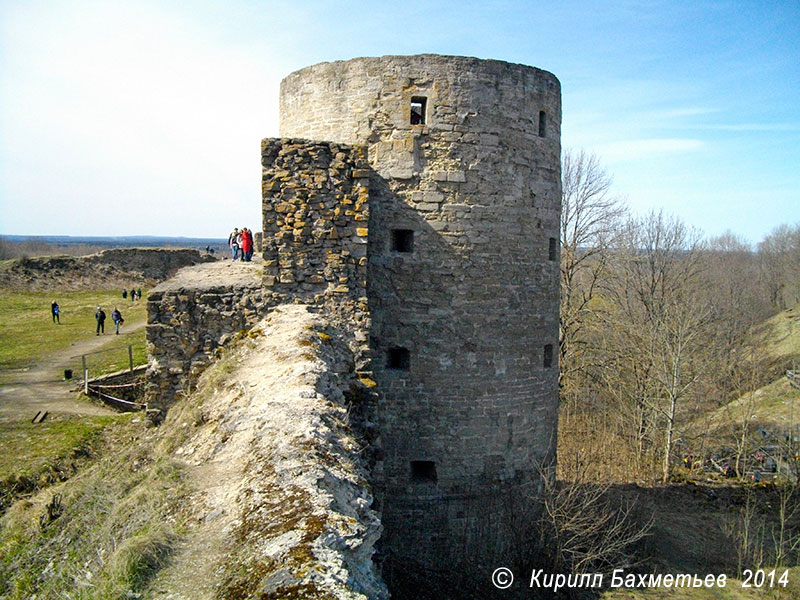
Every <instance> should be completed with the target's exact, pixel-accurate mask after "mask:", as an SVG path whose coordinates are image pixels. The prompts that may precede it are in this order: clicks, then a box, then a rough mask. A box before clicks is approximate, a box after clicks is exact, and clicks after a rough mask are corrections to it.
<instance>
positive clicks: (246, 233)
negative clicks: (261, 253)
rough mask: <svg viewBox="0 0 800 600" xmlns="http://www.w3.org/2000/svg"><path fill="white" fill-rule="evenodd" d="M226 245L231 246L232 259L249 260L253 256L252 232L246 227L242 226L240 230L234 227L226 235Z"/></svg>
mask: <svg viewBox="0 0 800 600" xmlns="http://www.w3.org/2000/svg"><path fill="white" fill-rule="evenodd" d="M228 246H230V248H231V255H232V256H233V260H242V261H244V262H250V260H251V259H252V258H253V232H252V231H250V230H249V229H248V228H247V227H242V230H241V231H239V229H238V228H236V227H234V228H233V231H232V232H231V234H230V235H229V236H228Z"/></svg>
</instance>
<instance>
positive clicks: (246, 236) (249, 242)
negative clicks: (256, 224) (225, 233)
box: [242, 227, 253, 262]
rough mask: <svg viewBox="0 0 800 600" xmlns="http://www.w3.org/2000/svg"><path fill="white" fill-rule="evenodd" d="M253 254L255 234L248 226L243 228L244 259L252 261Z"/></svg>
mask: <svg viewBox="0 0 800 600" xmlns="http://www.w3.org/2000/svg"><path fill="white" fill-rule="evenodd" d="M251 256H253V236H252V234H251V233H250V230H249V229H248V228H247V227H243V228H242V260H243V261H245V262H250V257H251Z"/></svg>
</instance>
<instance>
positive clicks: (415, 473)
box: [411, 460, 437, 483]
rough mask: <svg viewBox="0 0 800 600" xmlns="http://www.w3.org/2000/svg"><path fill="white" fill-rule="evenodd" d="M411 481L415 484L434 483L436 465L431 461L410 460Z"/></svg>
mask: <svg viewBox="0 0 800 600" xmlns="http://www.w3.org/2000/svg"><path fill="white" fill-rule="evenodd" d="M411 481H414V482H416V483H436V481H437V477H436V463H435V462H434V461H432V460H412V461H411Z"/></svg>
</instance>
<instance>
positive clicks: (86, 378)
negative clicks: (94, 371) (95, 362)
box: [81, 354, 89, 396]
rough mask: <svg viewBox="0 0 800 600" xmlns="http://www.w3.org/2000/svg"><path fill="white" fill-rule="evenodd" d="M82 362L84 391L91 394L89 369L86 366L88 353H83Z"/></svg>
mask: <svg viewBox="0 0 800 600" xmlns="http://www.w3.org/2000/svg"><path fill="white" fill-rule="evenodd" d="M81 362H82V363H83V393H84V394H86V395H87V396H88V395H89V369H87V368H86V355H85V354H81Z"/></svg>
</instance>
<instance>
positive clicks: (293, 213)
mask: <svg viewBox="0 0 800 600" xmlns="http://www.w3.org/2000/svg"><path fill="white" fill-rule="evenodd" d="M261 160H262V166H263V175H262V195H263V204H262V207H263V241H262V246H263V260H264V280H263V283H264V297H265V302H266V303H267V304H268V305H270V306H274V305H277V304H283V303H286V302H305V303H309V304H312V305H317V306H320V307H324V308H325V310H326V311H327V312H328V313H329V316H330V317H331V318H335V319H338V320H339V321H342V322H347V323H348V324H349V325H350V331H351V332H352V334H353V336H354V339H353V344H354V348H353V350H354V351H355V353H356V355H357V356H359V366H360V367H364V368H366V356H365V350H366V334H365V332H366V331H367V330H368V328H369V326H370V323H369V315H368V311H367V291H366V285H367V235H368V220H369V210H370V209H369V174H370V171H369V168H368V165H367V163H366V151H365V150H364V149H363V148H361V147H355V148H353V147H350V146H347V145H344V144H331V143H328V142H309V141H307V140H300V139H280V138H278V139H265V140H263V141H262V143H261ZM355 346H363V347H362V348H360V349H358V348H356V347H355Z"/></svg>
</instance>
